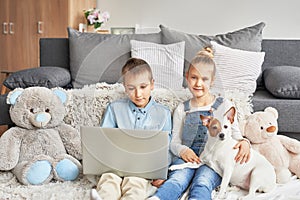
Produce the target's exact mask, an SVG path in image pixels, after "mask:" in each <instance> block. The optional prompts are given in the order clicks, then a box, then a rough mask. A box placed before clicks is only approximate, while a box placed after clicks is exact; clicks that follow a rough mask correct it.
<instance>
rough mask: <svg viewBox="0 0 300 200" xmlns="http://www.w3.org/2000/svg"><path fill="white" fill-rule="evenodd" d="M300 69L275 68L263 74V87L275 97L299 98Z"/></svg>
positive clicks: (268, 69)
mask: <svg viewBox="0 0 300 200" xmlns="http://www.w3.org/2000/svg"><path fill="white" fill-rule="evenodd" d="M299 77H300V67H295V66H276V67H271V68H267V69H265V70H264V72H263V78H264V82H265V87H266V88H267V90H268V91H269V92H270V93H271V94H273V95H274V96H275V97H279V98H288V99H299V98H300V79H299Z"/></svg>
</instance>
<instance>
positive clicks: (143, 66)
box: [122, 58, 153, 81]
mask: <svg viewBox="0 0 300 200" xmlns="http://www.w3.org/2000/svg"><path fill="white" fill-rule="evenodd" d="M128 72H130V73H133V74H141V73H144V72H148V75H149V80H152V79H153V75H152V70H151V67H150V65H149V64H148V63H147V62H146V61H145V60H143V59H140V58H130V59H129V60H127V62H126V63H125V65H124V66H123V68H122V77H123V81H124V76H125V75H126V73H128Z"/></svg>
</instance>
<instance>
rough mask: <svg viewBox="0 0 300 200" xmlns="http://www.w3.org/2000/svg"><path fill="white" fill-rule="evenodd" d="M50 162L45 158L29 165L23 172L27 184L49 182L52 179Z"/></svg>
mask: <svg viewBox="0 0 300 200" xmlns="http://www.w3.org/2000/svg"><path fill="white" fill-rule="evenodd" d="M51 172H52V167H51V163H50V162H49V161H47V160H39V161H36V162H35V163H33V164H32V165H30V167H29V170H28V171H27V173H26V174H25V178H26V180H27V182H28V184H31V185H40V184H43V183H47V182H50V180H51V179H52V173H51Z"/></svg>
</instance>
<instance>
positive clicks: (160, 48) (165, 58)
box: [130, 40, 185, 90]
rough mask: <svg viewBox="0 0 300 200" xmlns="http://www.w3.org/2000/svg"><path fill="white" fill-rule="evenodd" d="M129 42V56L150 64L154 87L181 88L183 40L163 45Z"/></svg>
mask: <svg viewBox="0 0 300 200" xmlns="http://www.w3.org/2000/svg"><path fill="white" fill-rule="evenodd" d="M130 43H131V57H134V58H141V59H143V60H145V61H146V62H147V63H148V64H149V65H150V66H151V69H152V72H153V77H154V81H155V82H154V83H155V87H156V88H168V89H172V90H178V89H181V88H182V84H183V67H184V48H185V42H178V43H174V44H167V45H165V44H156V43H152V42H142V41H137V40H130Z"/></svg>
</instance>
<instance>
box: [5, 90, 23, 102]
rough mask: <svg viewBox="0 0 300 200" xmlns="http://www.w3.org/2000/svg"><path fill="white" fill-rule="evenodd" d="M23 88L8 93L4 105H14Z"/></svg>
mask: <svg viewBox="0 0 300 200" xmlns="http://www.w3.org/2000/svg"><path fill="white" fill-rule="evenodd" d="M23 91H24V89H23V88H16V89H14V90H13V91H11V92H9V93H8V95H7V97H6V103H7V104H10V105H15V103H16V102H17V98H18V97H19V96H20V95H21V94H22V93H23Z"/></svg>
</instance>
